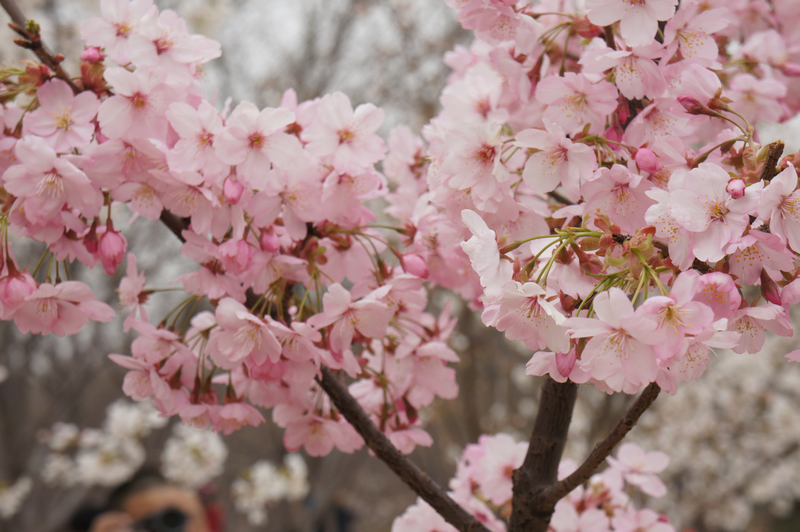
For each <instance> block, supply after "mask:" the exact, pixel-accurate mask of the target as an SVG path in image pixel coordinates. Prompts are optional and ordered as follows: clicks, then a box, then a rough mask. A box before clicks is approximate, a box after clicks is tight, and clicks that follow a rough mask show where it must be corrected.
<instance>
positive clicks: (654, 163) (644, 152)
mask: <svg viewBox="0 0 800 532" xmlns="http://www.w3.org/2000/svg"><path fill="white" fill-rule="evenodd" d="M634 159H635V160H636V165H637V166H638V167H639V169H640V170H644V171H645V172H647V173H648V174H655V173H656V172H658V157H656V154H655V153H653V151H652V150H649V149H647V148H639V150H638V151H637V152H636V155H635V156H634Z"/></svg>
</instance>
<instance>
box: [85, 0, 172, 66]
mask: <svg viewBox="0 0 800 532" xmlns="http://www.w3.org/2000/svg"><path fill="white" fill-rule="evenodd" d="M157 9H158V8H156V7H155V6H154V5H153V0H101V2H100V12H101V13H102V15H103V16H102V17H95V18H92V19H89V20H87V21H86V22H84V23H83V24H82V25H81V38H82V39H83V40H84V42H85V43H86V44H87V45H89V46H97V47H99V48H104V49H105V51H106V53H107V54H108V55H109V57H110V58H111V59H112V60H114V61H116V62H117V63H119V64H121V65H124V64H125V63H127V62H128V61H129V58H128V39H129V38H130V36H131V35H132V34H133V33H135V32H136V30H137V29H138V26H139V23H140V21H141V20H142V19H143V18H144V16H145V15H146V14H151V13H153V12H155V11H157Z"/></svg>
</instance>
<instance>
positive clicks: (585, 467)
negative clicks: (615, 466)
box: [537, 382, 661, 508]
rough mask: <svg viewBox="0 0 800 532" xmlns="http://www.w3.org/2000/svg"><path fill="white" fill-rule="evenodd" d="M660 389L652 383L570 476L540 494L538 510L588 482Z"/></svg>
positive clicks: (549, 505) (552, 503) (651, 402)
mask: <svg viewBox="0 0 800 532" xmlns="http://www.w3.org/2000/svg"><path fill="white" fill-rule="evenodd" d="M659 392H661V388H660V387H659V386H658V384H656V383H654V382H653V383H651V384H649V385H648V386H647V388H645V389H644V391H643V392H642V394H641V395H640V396H639V397H638V398H637V399H636V401H634V402H633V404H632V405H631V407H630V408H629V409H628V411H627V412H625V415H624V416H623V417H622V419H621V420H620V421H619V423H617V425H616V426H615V427H614V428H613V429H612V430H611V432H609V433H608V436H606V437H605V439H604V440H603V441H601V442H600V443H598V444H597V445H595V446H594V449H592V452H591V453H589V456H588V457H587V458H586V460H584V462H583V463H582V464H581V465H580V466H579V467H578V469H576V470H575V471H574V472H573V473H572V474H571V475H569V476H568V477H567V478H565V479H564V480H562V481H560V482H558V483H556V484H555V485H553V486H551V487H549V488H547V489H545V490H544V491H542V492H541V493H540V494H539V495H538V497H537V507H538V508H553V507H554V506H555V504H556V503H557V502H558V501H559V500H561V499H562V498H564V497H566V496H567V494H568V493H569V492H571V491H572V490H574V489H575V488H577V487H578V486H580V485H581V484H583V483H584V482H586V481H587V480H589V478H590V477H591V476H592V475H593V474H594V472H595V471H597V468H598V467H600V465H601V464H602V463H603V461H604V460H605V459H606V458H607V457H608V455H610V454H611V451H613V450H614V447H616V446H617V444H618V443H619V442H620V441H622V438H624V437H625V435H626V434H628V432H630V430H631V429H632V428H633V427H634V425H636V422H637V421H639V418H640V417H641V415H642V414H643V413H644V411H645V410H647V409H648V408H650V405H652V404H653V402H654V401H655V400H656V397H658V394H659Z"/></svg>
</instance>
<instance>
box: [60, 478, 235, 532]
mask: <svg viewBox="0 0 800 532" xmlns="http://www.w3.org/2000/svg"><path fill="white" fill-rule="evenodd" d="M204 495H205V496H204ZM73 529H74V530H76V531H87V532H145V531H146V532H223V527H222V519H221V512H220V511H219V508H218V507H217V505H216V504H214V503H213V502H211V501H210V500H209V497H208V496H207V493H206V492H203V493H198V492H197V491H194V490H191V489H188V488H184V487H181V486H178V485H175V484H171V483H169V482H168V481H166V480H165V479H164V478H163V477H161V476H160V475H158V474H155V473H149V472H143V473H139V474H137V475H136V476H135V477H134V478H133V479H131V480H130V481H128V482H127V483H125V484H123V485H122V486H120V487H118V488H117V489H116V490H115V491H114V492H113V493H112V494H111V497H110V499H109V502H108V504H107V506H106V509H105V510H101V511H96V510H95V511H88V512H86V511H84V512H83V515H79V516H76V519H75V520H73Z"/></svg>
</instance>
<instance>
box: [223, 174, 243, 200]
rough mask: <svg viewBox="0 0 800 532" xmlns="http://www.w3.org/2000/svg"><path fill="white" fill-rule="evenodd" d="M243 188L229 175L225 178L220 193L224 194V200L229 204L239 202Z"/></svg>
mask: <svg viewBox="0 0 800 532" xmlns="http://www.w3.org/2000/svg"><path fill="white" fill-rule="evenodd" d="M243 190H244V186H243V185H242V184H241V183H239V182H238V181H236V180H235V179H232V178H230V177H229V178H228V179H226V180H225V183H224V184H223V185H222V193H223V195H224V196H225V200H226V201H227V202H228V203H230V204H231V205H236V204H237V203H239V200H240V199H241V197H242V191H243Z"/></svg>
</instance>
